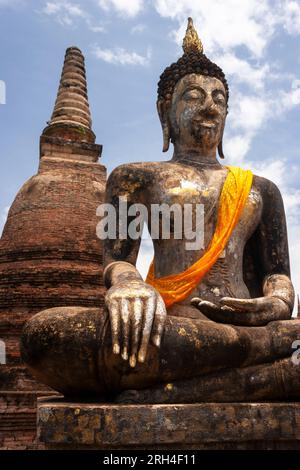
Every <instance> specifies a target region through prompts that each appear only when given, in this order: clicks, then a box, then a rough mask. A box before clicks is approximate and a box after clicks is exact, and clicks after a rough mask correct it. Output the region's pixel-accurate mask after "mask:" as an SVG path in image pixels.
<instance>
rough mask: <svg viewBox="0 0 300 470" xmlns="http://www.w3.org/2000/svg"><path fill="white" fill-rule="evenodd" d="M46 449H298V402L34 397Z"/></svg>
mask: <svg viewBox="0 0 300 470" xmlns="http://www.w3.org/2000/svg"><path fill="white" fill-rule="evenodd" d="M38 439H39V442H40V443H41V444H44V445H45V446H46V448H47V449H99V450H100V449H116V450H117V449H123V450H124V449H128V450H130V449H134V450H136V449H146V450H156V449H206V450H208V449H219V450H221V449H236V450H238V449H242V450H244V449H245V450H246V449H297V450H300V402H298V403H294V402H289V403H197V404H186V405H182V404H178V405H150V404H149V405H119V404H118V405H117V404H116V405H114V404H108V403H102V404H98V403H75V402H74V403H70V402H65V401H63V400H60V399H53V398H52V399H49V398H48V399H45V398H44V399H39V402H38Z"/></svg>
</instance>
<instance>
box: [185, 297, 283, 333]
mask: <svg viewBox="0 0 300 470" xmlns="http://www.w3.org/2000/svg"><path fill="white" fill-rule="evenodd" d="M191 304H192V305H194V306H195V307H197V308H198V309H199V310H200V311H201V312H202V313H204V315H206V316H207V317H208V318H210V319H211V320H214V321H216V322H219V323H230V324H233V325H241V326H260V325H266V324H267V323H269V322H270V321H275V320H287V319H289V318H290V317H291V309H290V307H289V306H288V304H287V303H286V302H285V301H284V300H282V299H280V298H278V297H274V296H266V297H257V298H254V299H235V298H231V297H223V298H222V299H221V300H220V304H221V305H220V306H218V305H216V304H214V303H213V302H208V301H206V300H202V299H201V298H199V297H194V298H193V299H192V300H191Z"/></svg>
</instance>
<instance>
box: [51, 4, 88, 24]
mask: <svg viewBox="0 0 300 470" xmlns="http://www.w3.org/2000/svg"><path fill="white" fill-rule="evenodd" d="M42 12H43V13H45V14H46V15H49V16H53V17H55V19H56V20H57V21H58V22H59V23H60V24H61V25H66V26H71V25H73V22H74V20H76V19H78V18H84V19H85V18H87V17H88V15H87V13H86V12H85V11H84V10H83V9H82V8H81V6H80V5H79V4H77V3H73V2H69V1H65V0H54V1H51V2H46V5H45V6H44V8H43V10H42Z"/></svg>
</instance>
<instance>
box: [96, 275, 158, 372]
mask: <svg viewBox="0 0 300 470" xmlns="http://www.w3.org/2000/svg"><path fill="white" fill-rule="evenodd" d="M105 303H106V306H107V308H108V311H109V317H110V324H111V333H112V347H113V352H114V354H120V352H121V355H122V358H123V359H124V360H125V361H127V360H128V359H129V364H130V366H131V367H135V365H136V361H137V360H138V362H144V361H145V358H146V353H147V348H148V344H149V340H150V338H151V341H152V342H153V344H154V345H155V346H157V347H159V346H160V342H161V336H162V333H163V330H164V325H165V320H166V315H167V311H166V307H165V303H164V301H163V299H162V297H161V296H160V294H159V293H158V292H157V291H156V290H155V289H154V288H153V287H152V286H150V285H149V284H146V283H145V282H143V281H142V280H131V281H130V282H121V283H118V284H115V285H113V286H112V287H111V288H110V289H109V290H108V291H107V293H106V296H105Z"/></svg>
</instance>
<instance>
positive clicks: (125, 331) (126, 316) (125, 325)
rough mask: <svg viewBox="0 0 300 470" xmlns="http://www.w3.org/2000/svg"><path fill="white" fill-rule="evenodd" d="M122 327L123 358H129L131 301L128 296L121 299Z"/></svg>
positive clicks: (125, 359)
mask: <svg viewBox="0 0 300 470" xmlns="http://www.w3.org/2000/svg"><path fill="white" fill-rule="evenodd" d="M121 328H122V335H121V337H122V339H123V344H122V358H123V359H124V361H127V359H128V349H129V331H130V301H129V300H128V299H126V298H122V299H121Z"/></svg>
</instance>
